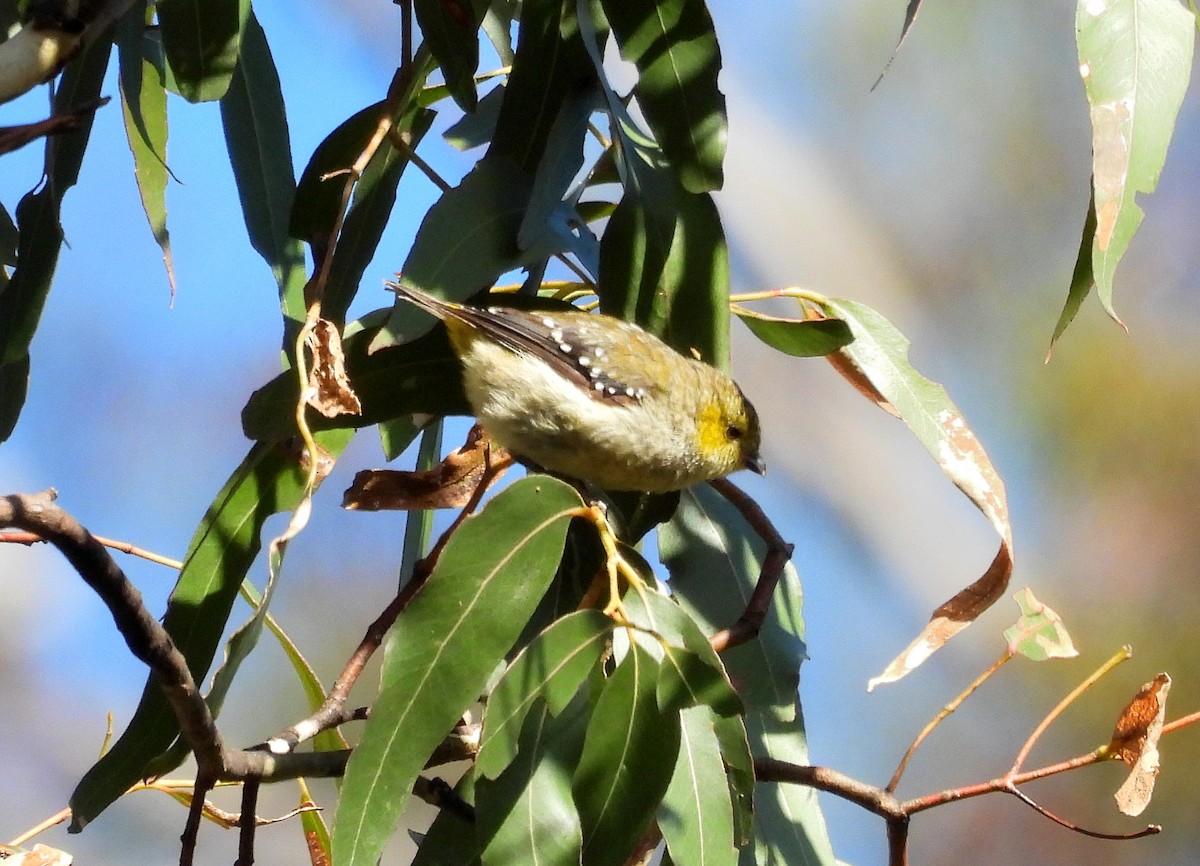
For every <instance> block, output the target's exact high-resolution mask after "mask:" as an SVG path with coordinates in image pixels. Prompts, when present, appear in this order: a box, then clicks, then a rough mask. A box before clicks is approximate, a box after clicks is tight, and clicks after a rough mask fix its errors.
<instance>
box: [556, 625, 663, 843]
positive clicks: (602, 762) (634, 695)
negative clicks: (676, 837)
mask: <svg viewBox="0 0 1200 866" xmlns="http://www.w3.org/2000/svg"><path fill="white" fill-rule="evenodd" d="M657 678H658V663H657V662H655V661H654V659H653V658H652V657H651V656H650V654H649V653H647V652H646V651H645V650H644V649H642V648H641V646H639V645H638V644H637V643H636V642H634V643H633V644H632V645H631V646H630V648H629V652H628V653H627V654H626V655H625V658H624V659H623V660H622V661H621V663H620V664H619V665H617V669H616V671H614V672H613V674H612V676H611V677H609V679H608V680H607V682H605V684H604V687H603V689H602V690H601V692H600V694H599V696H598V697H597V699H596V705H595V709H594V710H593V711H592V718H591V722H590V723H589V724H588V730H587V738H586V739H585V741H584V744H583V754H582V756H581V757H580V759H579V765H578V766H577V767H576V768H575V778H574V782H573V784H572V788H573V790H574V793H575V803H576V805H577V806H578V807H579V816H580V819H581V821H582V823H583V838H584V844H583V861H582V862H583V866H620V864H623V863H625V862H626V861H627V860H628V859H629V855H630V853H631V852H632V850H633V846H634V845H635V844H636V842H637V841H638V839H639V838H640V837H641V835H642V833H643V832H644V831H645V829H646V826H647V824H648V823H649V822H650V819H651V817H652V816H653V815H654V812H655V810H656V809H657V808H658V804H659V802H660V801H661V800H662V796H663V793H664V792H665V791H666V789H667V785H668V784H669V783H670V781H671V775H672V772H673V771H674V767H675V759H676V756H677V755H678V753H679V714H678V713H677V712H669V713H664V712H662V711H661V710H659V708H658V702H657V700H656V698H655V687H656V682H657Z"/></svg>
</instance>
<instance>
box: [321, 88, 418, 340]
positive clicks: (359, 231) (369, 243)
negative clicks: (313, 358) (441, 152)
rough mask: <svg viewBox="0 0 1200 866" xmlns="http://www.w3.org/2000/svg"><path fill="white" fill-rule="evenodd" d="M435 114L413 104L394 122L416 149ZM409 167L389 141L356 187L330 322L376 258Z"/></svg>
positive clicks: (338, 256)
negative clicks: (397, 191) (401, 179)
mask: <svg viewBox="0 0 1200 866" xmlns="http://www.w3.org/2000/svg"><path fill="white" fill-rule="evenodd" d="M435 116H436V113H435V112H433V111H429V110H427V109H422V108H418V107H417V106H415V105H414V106H413V107H412V109H411V111H409V112H407V113H406V114H404V115H402V116H401V117H400V118H399V119H398V120H397V121H396V124H395V126H394V129H395V130H396V132H397V134H399V135H404V136H406V138H407V139H408V142H409V145H410V147H413V148H415V147H416V146H417V145H418V144H419V143H420V141H421V139H422V138H424V137H425V133H426V132H428V131H429V127H430V126H431V125H432V124H433V119H434V117H435ZM408 165H409V161H408V156H407V155H406V154H405V153H403V152H401V151H399V150H397V149H396V148H394V147H391V146H390V145H386V146H384V147H382V148H381V149H380V150H379V151H378V152H376V154H375V156H374V157H373V158H372V159H371V161H370V162H369V163H368V164H367V168H366V170H365V171H364V172H363V176H362V178H360V179H359V182H358V184H357V185H356V186H355V188H354V199H353V202H352V204H351V207H350V212H349V213H348V214H347V215H346V219H345V222H344V223H343V224H342V231H341V234H340V235H338V244H337V250H336V252H335V253H334V257H333V265H332V266H331V267H330V271H329V283H328V284H327V285H326V287H325V304H324V306H323V307H322V309H323V310H324V312H325V315H326V316H327V317H329V318H330V319H332V320H335V321H341V320H342V319H343V318H345V315H346V310H347V309H348V308H349V307H350V303H351V301H353V300H354V296H355V294H356V293H357V292H358V288H359V285H360V283H361V282H362V278H363V273H364V272H365V271H366V269H367V266H368V265H369V264H370V263H371V260H372V259H373V258H374V257H375V252H376V250H378V249H379V241H380V239H381V238H382V237H383V231H384V229H386V228H387V224H388V220H389V219H390V218H391V216H392V211H393V210H394V209H395V205H396V188H397V187H398V186H399V185H400V178H401V177H402V176H403V175H404V172H405V170H406V169H407V168H408ZM339 204H340V202H339Z"/></svg>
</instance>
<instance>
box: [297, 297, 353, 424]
mask: <svg viewBox="0 0 1200 866" xmlns="http://www.w3.org/2000/svg"><path fill="white" fill-rule="evenodd" d="M308 348H309V350H310V351H311V352H312V370H311V372H310V373H309V377H308V395H307V399H308V405H310V406H312V407H313V408H314V409H316V410H317V411H318V412H320V413H321V414H322V415H324V416H325V417H326V418H336V417H337V416H339V415H361V414H362V404H361V403H360V402H359V400H358V395H357V394H355V393H354V389H353V388H351V387H350V378H349V377H348V376H347V375H346V356H345V354H344V353H343V352H342V336H341V334H339V333H338V329H337V327H336V326H335V325H334V324H333V323H332V322H328V321H326V320H325V319H320V320H318V321H317V323H316V325H314V326H313V329H312V330H311V331H310V332H309V334H308Z"/></svg>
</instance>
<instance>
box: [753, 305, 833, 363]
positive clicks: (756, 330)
mask: <svg viewBox="0 0 1200 866" xmlns="http://www.w3.org/2000/svg"><path fill="white" fill-rule="evenodd" d="M736 312H737V315H738V318H739V319H741V320H742V322H743V323H744V324H745V325H746V327H747V328H749V329H750V332H751V333H752V334H754V336H756V337H758V339H760V340H762V341H763V342H764V343H766V344H767V345H768V346H770V347H771V348H773V349H778V350H779V351H780V352H784V353H785V354H788V355H792V356H794V357H797V358H813V357H817V356H819V355H828V354H830V353H831V352H836V351H837V350H838V349H840V348H842V346H845V345H846V344H847V343H849V342H850V341H851V340H853V339H854V334H853V333H851V331H850V326H849V325H847V324H846V323H845V322H843V321H842V320H841V319H781V318H778V317H776V316H767V315H764V314H763V313H757V312H754V311H752V310H746V309H737V310H736Z"/></svg>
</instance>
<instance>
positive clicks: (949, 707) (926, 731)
mask: <svg viewBox="0 0 1200 866" xmlns="http://www.w3.org/2000/svg"><path fill="white" fill-rule="evenodd" d="M1013 655H1014V653H1013V652H1012V651H1011V650H1005V653H1004V655H1002V656H1000V658H999V659H997V660H996V661H995V662H994V663H993V664H992V665H991V666H990V667H989V668H988V669H987V670H985V671H984V672H983V673H981V674H980V675H979V676H978V677H976V678H975V680H974V681H973V682H972V683H971V684H970V685H969V686H967V687H966V688H965V689H963V690H962V692H960V693H959V694H958V695H957V696H956V697H955V698H954V700H952V701H950V702H949V703H948V704H946V705H945V706H944V707H942V709H941V710H940V711H939V712H938V714H937V715H936V716H934V717H933V718H932V719H930V720H929V724H927V725H925V727H924V728H922V729H921V733H919V734H917V737H916V739H915V740H913V741H912V745H911V746H909V747H908V751H907V752H905V753H904V757H903V758H901V759H900V763H899V764H898V765H897V766H896V772H894V773H892V779H891V781H890V782H888V783H887V787H886V788H885V789H884V790H886V791H891V792H893V793H894V792H895V790H896V788H897V787H899V785H900V778H901V777H902V776H903V775H904V770H905V769H906V768H907V767H908V762H909V761H910V760H912V756H913V755H914V754H915V753H916V751H917V749H918V748H919V747H920V745H921V744H922V743H923V742H925V740H926V739H927V738H928V737H929V735H930V734H932V733H933V730H934V728H936V727H937V726H938V725H940V724H941V723H942V722H943V721H945V719H946V718H948V717H949V716H950V714H951V713H953V712H954V711H955V710H957V709H958V708H959V707H960V706H962V702H963V701H965V700H966V699H967V698H969V697H970V696H971V695H972V694H973V693H974V692H975V690H976V689H978V688H979V687H980V686H982V685H983V684H984V683H985V682H987V680H988V679H989V678H990V677H991V676H992V674H994V673H995V672H996V671H998V670H1000V668H1002V667H1003V666H1004V665H1005V664H1006V663H1007V662H1009V661H1010V660H1011V659H1012V658H1013Z"/></svg>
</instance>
